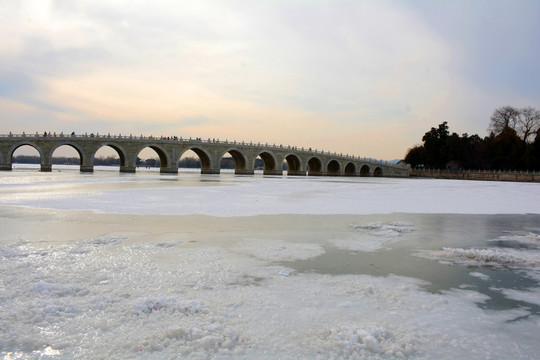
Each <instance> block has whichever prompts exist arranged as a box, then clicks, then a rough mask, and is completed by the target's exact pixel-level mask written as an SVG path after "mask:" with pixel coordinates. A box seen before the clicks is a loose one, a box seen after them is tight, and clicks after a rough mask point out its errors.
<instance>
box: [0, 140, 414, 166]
mask: <svg viewBox="0 0 540 360" xmlns="http://www.w3.org/2000/svg"><path fill="white" fill-rule="evenodd" d="M0 138H30V139H38V138H39V139H41V140H45V139H58V138H60V139H73V138H77V139H91V138H93V139H104V140H106V139H116V140H129V141H140V142H147V141H160V142H169V143H179V142H181V143H187V144H193V143H196V142H200V143H201V144H213V145H241V146H243V147H251V148H261V147H265V148H270V149H272V150H293V151H295V152H301V153H304V154H316V155H326V156H335V157H338V158H342V159H348V160H356V161H366V162H370V163H376V164H383V165H387V166H392V167H399V168H406V167H407V165H404V164H394V163H390V162H388V161H385V160H378V159H373V158H369V157H368V158H367V157H361V156H355V155H349V154H345V155H344V154H343V153H339V154H338V153H337V152H330V151H325V150H319V149H312V148H304V147H298V146H291V145H283V144H279V145H276V144H275V143H274V144H268V143H261V142H257V143H254V142H252V141H250V142H246V141H237V140H233V141H229V140H220V139H215V138H213V139H210V138H208V139H202V138H191V137H189V138H182V137H177V136H154V135H149V136H143V135H142V134H141V135H139V136H136V135H133V134H130V135H122V134H110V133H107V134H106V135H105V134H99V133H96V134H94V133H90V134H88V133H84V134H76V133H74V132H73V133H71V134H64V133H63V132H60V133H58V134H57V133H56V132H54V133H51V132H44V133H42V134H40V133H38V132H36V133H33V134H26V133H24V132H23V133H22V134H12V133H11V132H10V133H9V134H0Z"/></svg>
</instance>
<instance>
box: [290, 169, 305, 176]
mask: <svg viewBox="0 0 540 360" xmlns="http://www.w3.org/2000/svg"><path fill="white" fill-rule="evenodd" d="M306 175H307V174H306V172H305V171H295V170H290V171H289V170H288V171H287V176H306Z"/></svg>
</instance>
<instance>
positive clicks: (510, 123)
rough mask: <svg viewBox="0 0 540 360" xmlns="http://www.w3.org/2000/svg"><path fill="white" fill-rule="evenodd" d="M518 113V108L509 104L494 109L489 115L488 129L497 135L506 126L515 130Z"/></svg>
mask: <svg viewBox="0 0 540 360" xmlns="http://www.w3.org/2000/svg"><path fill="white" fill-rule="evenodd" d="M519 115H520V111H519V109H516V108H515V107H512V106H509V105H507V106H503V107H500V108H498V109H495V111H494V112H493V115H491V119H490V123H489V128H488V131H490V132H493V133H495V135H499V134H501V133H502V132H503V130H505V129H507V128H510V129H514V130H515V129H516V124H517V122H518V119H519Z"/></svg>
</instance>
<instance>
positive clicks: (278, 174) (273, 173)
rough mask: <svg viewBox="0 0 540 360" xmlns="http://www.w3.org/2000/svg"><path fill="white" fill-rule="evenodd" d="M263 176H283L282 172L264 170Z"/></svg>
mask: <svg viewBox="0 0 540 360" xmlns="http://www.w3.org/2000/svg"><path fill="white" fill-rule="evenodd" d="M263 175H276V176H283V170H264V171H263Z"/></svg>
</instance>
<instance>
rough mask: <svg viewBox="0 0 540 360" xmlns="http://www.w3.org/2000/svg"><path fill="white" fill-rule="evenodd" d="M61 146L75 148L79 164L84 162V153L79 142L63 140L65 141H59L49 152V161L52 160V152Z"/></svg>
mask: <svg viewBox="0 0 540 360" xmlns="http://www.w3.org/2000/svg"><path fill="white" fill-rule="evenodd" d="M61 146H69V147H71V148H73V149H75V151H77V153H78V154H79V165H82V164H85V163H86V154H85V153H84V150H83V149H82V147H81V146H80V145H79V144H76V143H73V142H71V141H65V142H60V143H58V144H55V145H54V146H53V147H52V148H51V150H50V152H49V159H51V161H52V158H53V154H54V152H55V151H56V150H57V149H58V148H59V147H61Z"/></svg>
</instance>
